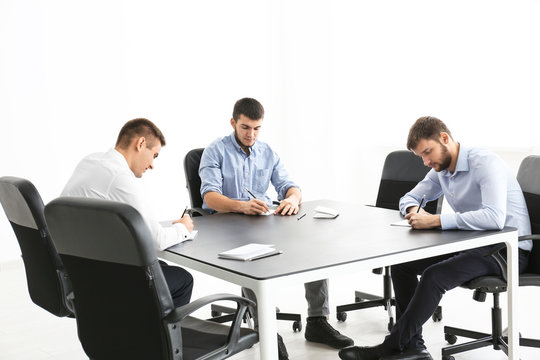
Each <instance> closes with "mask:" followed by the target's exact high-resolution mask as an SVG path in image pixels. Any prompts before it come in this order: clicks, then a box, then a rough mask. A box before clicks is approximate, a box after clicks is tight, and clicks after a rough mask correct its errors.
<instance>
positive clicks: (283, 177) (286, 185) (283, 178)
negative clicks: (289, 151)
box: [271, 152, 300, 201]
mask: <svg viewBox="0 0 540 360" xmlns="http://www.w3.org/2000/svg"><path fill="white" fill-rule="evenodd" d="M273 157H274V167H273V169H272V178H271V181H272V185H274V189H275V190H276V192H277V194H278V200H279V201H281V200H283V199H285V196H286V195H287V191H288V190H289V189H290V188H292V187H295V188H298V189H300V187H299V186H298V185H296V183H295V182H294V181H291V180H290V179H289V174H288V173H287V170H286V169H285V166H283V163H282V162H281V159H280V158H279V156H278V155H277V154H276V153H275V152H274V153H273Z"/></svg>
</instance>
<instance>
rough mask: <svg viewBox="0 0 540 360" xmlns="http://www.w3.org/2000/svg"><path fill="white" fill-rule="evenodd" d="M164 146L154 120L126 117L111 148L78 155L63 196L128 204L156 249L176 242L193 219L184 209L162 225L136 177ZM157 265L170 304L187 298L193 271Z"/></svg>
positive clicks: (189, 228)
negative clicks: (147, 232) (167, 289)
mask: <svg viewBox="0 0 540 360" xmlns="http://www.w3.org/2000/svg"><path fill="white" fill-rule="evenodd" d="M162 146H165V137H164V136H163V133H162V132H161V130H159V128H158V127H157V126H156V125H154V123H152V122H151V121H150V120H147V119H133V120H130V121H128V122H127V123H126V124H125V125H124V126H123V127H122V129H121V130H120V133H119V134H118V139H117V141H116V145H115V148H114V149H110V150H109V151H107V152H105V153H95V154H92V155H89V156H87V157H85V158H84V159H82V160H81V162H80V163H79V165H77V167H76V168H75V171H74V172H73V175H72V176H71V178H70V179H69V181H68V183H67V184H66V186H65V187H64V190H63V191H62V194H61V196H78V197H89V198H99V199H106V200H113V201H118V202H122V203H126V204H129V205H131V206H133V207H134V208H135V209H136V210H137V211H139V213H140V214H141V215H142V217H143V219H144V221H145V222H146V224H147V225H148V228H149V229H150V233H151V234H152V239H153V240H154V245H155V247H156V249H157V250H164V249H166V248H168V247H170V246H172V245H175V244H178V243H180V242H182V241H184V240H185V239H187V238H188V236H189V234H190V233H191V231H192V230H193V221H192V220H191V218H190V217H189V215H184V216H183V217H182V218H180V219H178V220H176V221H174V222H173V224H172V226H167V227H163V226H161V225H160V224H159V222H158V221H157V220H155V219H154V218H153V216H152V214H151V212H150V209H149V207H148V206H147V205H146V201H145V197H144V194H143V191H142V189H141V187H140V184H139V182H138V181H137V178H140V177H142V175H143V174H144V172H145V171H146V170H148V169H153V168H154V159H155V158H157V157H158V155H159V152H160V150H161V147H162ZM160 265H161V269H162V271H163V275H164V276H165V280H166V281H167V284H168V285H169V290H170V291H171V296H172V299H173V302H174V305H175V306H176V307H178V306H182V305H185V304H187V303H189V301H190V299H191V291H192V289H193V277H192V276H191V274H190V273H189V272H187V271H186V270H184V269H182V268H180V267H177V266H169V265H167V263H165V262H163V261H161V260H160Z"/></svg>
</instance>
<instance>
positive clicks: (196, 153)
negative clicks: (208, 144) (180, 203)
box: [184, 148, 204, 208]
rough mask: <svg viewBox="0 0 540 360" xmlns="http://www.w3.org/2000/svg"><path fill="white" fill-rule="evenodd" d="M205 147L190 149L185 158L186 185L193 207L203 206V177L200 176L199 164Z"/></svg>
mask: <svg viewBox="0 0 540 360" xmlns="http://www.w3.org/2000/svg"><path fill="white" fill-rule="evenodd" d="M203 151H204V148H199V149H193V150H191V151H189V152H188V153H187V154H186V156H185V158H184V174H185V175H186V187H187V189H188V193H189V200H190V201H191V207H192V208H202V204H203V199H202V197H201V178H200V177H199V165H200V163H201V156H202V153H203Z"/></svg>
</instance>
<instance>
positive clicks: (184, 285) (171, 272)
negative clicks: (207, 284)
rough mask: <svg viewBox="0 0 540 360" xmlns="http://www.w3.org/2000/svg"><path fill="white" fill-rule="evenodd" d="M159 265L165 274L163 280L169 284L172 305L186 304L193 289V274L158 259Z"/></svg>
mask: <svg viewBox="0 0 540 360" xmlns="http://www.w3.org/2000/svg"><path fill="white" fill-rule="evenodd" d="M159 265H160V266H161V271H163V275H164V276H165V281H167V285H169V291H170V292H171V297H172V300H173V303H174V307H179V306H182V305H186V304H188V303H189V301H190V300H191V291H192V290H193V276H191V274H190V273H189V272H188V271H187V270H185V269H183V268H181V267H178V266H171V265H169V264H167V263H166V262H165V261H161V260H159Z"/></svg>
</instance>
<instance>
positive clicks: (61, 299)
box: [0, 176, 73, 317]
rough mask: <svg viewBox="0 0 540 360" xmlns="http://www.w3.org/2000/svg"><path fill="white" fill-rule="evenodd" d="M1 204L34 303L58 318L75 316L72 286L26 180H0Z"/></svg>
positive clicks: (36, 195) (33, 190)
mask: <svg viewBox="0 0 540 360" xmlns="http://www.w3.org/2000/svg"><path fill="white" fill-rule="evenodd" d="M0 202H1V203H2V207H3V208H4V211H5V213H6V216H7V218H8V220H9V222H10V224H11V227H12V228H13V231H14V232H15V236H16V238H17V241H18V242H19V247H20V249H21V254H22V258H23V262H24V269H25V272H26V282H27V284H28V292H29V294H30V298H31V299H32V301H33V302H34V303H35V304H36V305H38V306H40V307H42V308H43V309H45V310H47V311H48V312H50V313H51V314H54V315H56V316H59V317H64V316H69V317H73V308H72V304H71V302H70V301H69V300H68V296H69V294H70V293H71V283H70V281H69V278H68V276H67V274H66V272H65V270H64V265H63V264H62V261H61V260H60V257H59V256H58V254H57V252H56V249H55V247H54V245H53V243H52V241H51V238H50V236H49V231H48V230H47V225H46V223H45V217H44V216H43V201H42V200H41V196H40V195H39V193H38V191H37V189H36V188H35V186H34V185H33V184H32V183H31V182H30V181H28V180H26V179H21V178H17V177H12V176H4V177H2V178H0Z"/></svg>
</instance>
